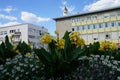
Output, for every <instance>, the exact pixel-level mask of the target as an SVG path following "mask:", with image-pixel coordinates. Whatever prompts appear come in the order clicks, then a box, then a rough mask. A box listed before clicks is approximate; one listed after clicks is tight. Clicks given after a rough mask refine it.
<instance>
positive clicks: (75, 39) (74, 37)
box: [70, 32, 80, 42]
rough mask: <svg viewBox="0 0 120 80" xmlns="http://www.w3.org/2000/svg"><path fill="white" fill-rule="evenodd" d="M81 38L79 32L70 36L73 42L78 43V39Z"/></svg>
mask: <svg viewBox="0 0 120 80" xmlns="http://www.w3.org/2000/svg"><path fill="white" fill-rule="evenodd" d="M79 37H80V33H79V32H73V33H72V34H71V35H70V39H71V41H73V42H74V41H77V39H78V38H79Z"/></svg>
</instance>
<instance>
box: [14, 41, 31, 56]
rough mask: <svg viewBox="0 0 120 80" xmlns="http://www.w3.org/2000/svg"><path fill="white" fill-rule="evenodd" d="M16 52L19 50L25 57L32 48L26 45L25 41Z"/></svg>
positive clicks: (20, 43)
mask: <svg viewBox="0 0 120 80" xmlns="http://www.w3.org/2000/svg"><path fill="white" fill-rule="evenodd" d="M16 50H19V52H20V53H21V54H22V55H25V54H26V53H30V52H31V51H32V49H31V46H30V45H28V44H26V43H25V42H24V41H23V42H19V44H18V45H17V48H16Z"/></svg>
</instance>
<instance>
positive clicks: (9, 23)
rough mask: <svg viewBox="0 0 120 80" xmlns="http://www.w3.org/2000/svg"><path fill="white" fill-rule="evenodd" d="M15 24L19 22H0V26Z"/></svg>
mask: <svg viewBox="0 0 120 80" xmlns="http://www.w3.org/2000/svg"><path fill="white" fill-rule="evenodd" d="M16 24H20V23H19V22H8V23H4V24H1V23H0V27H5V26H11V25H16Z"/></svg>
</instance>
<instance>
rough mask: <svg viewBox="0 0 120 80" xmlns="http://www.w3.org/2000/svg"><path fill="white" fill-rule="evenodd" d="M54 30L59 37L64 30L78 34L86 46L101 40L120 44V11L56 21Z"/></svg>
mask: <svg viewBox="0 0 120 80" xmlns="http://www.w3.org/2000/svg"><path fill="white" fill-rule="evenodd" d="M66 25H67V27H66ZM61 26H62V27H61ZM56 28H57V29H58V30H59V32H60V37H61V36H63V34H64V32H65V31H66V30H68V31H78V32H80V34H81V37H82V38H84V39H85V42H86V44H89V43H93V42H96V41H103V40H108V41H113V42H116V43H120V9H119V10H112V11H104V12H97V13H93V14H91V13H90V14H86V15H79V16H73V17H70V18H69V17H68V18H67V19H66V18H65V19H64V18H63V19H58V20H56Z"/></svg>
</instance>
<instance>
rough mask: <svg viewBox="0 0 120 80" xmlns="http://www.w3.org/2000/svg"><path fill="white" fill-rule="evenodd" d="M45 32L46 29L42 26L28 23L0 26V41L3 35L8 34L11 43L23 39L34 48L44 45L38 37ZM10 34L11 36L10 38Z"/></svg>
mask: <svg viewBox="0 0 120 80" xmlns="http://www.w3.org/2000/svg"><path fill="white" fill-rule="evenodd" d="M47 32H48V30H47V29H46V28H44V27H40V26H36V25H33V24H28V23H26V24H18V25H12V26H7V27H0V43H1V42H2V41H4V40H5V36H6V35H8V37H9V39H10V41H12V42H13V44H18V43H19V42H20V41H22V42H23V41H24V42H26V43H27V44H28V43H30V44H31V45H32V46H34V47H35V48H40V47H45V46H44V44H42V43H41V42H40V38H41V37H42V35H43V34H45V33H47ZM12 36H13V38H11V37H12Z"/></svg>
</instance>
